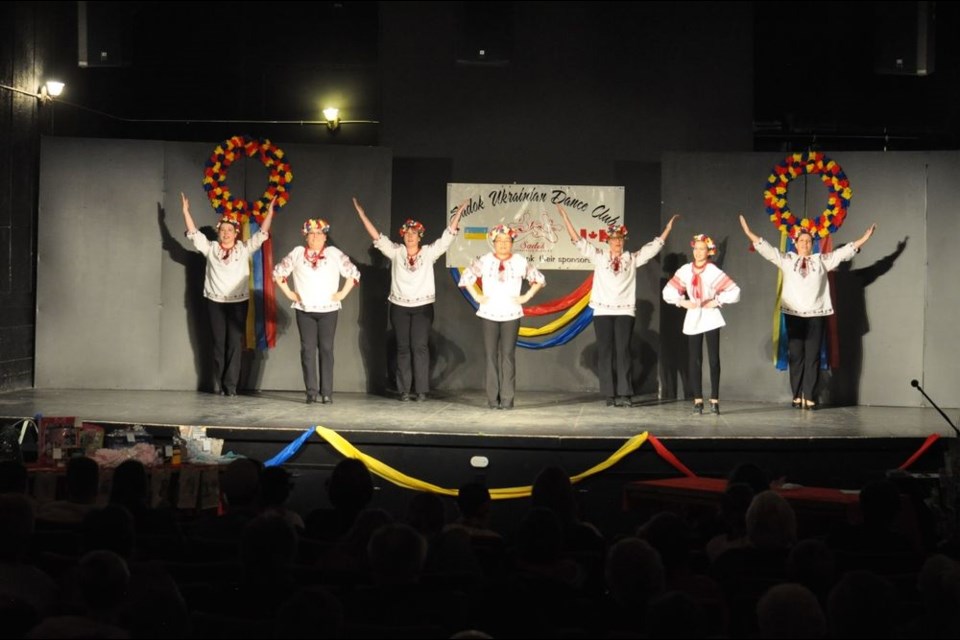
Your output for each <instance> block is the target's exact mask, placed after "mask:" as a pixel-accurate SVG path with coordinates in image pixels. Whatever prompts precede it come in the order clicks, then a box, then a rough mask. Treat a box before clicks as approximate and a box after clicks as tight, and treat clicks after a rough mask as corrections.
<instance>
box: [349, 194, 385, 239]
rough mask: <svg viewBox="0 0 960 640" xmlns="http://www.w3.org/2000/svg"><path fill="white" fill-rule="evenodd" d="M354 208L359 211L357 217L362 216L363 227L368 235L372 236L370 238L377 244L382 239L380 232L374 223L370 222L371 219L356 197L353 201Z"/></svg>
mask: <svg viewBox="0 0 960 640" xmlns="http://www.w3.org/2000/svg"><path fill="white" fill-rule="evenodd" d="M353 208H354V209H356V210H357V215H358V216H360V222H362V223H363V226H364V227H365V228H366V230H367V233H368V234H370V238H371V239H372V240H373V241H374V242H376V241H377V240H379V239H380V232H379V231H377V228H376V227H375V226H373V223H372V222H370V218H368V217H367V214H366V212H365V211H364V210H363V207H361V206H360V202H359V201H358V200H357V199H356V197H354V199H353Z"/></svg>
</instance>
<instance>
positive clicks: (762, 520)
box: [746, 490, 797, 549]
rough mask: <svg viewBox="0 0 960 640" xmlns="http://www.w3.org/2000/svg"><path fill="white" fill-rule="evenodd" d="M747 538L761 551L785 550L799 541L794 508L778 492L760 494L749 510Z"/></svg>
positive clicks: (754, 499) (751, 503)
mask: <svg viewBox="0 0 960 640" xmlns="http://www.w3.org/2000/svg"><path fill="white" fill-rule="evenodd" d="M746 522H747V537H748V538H749V539H750V542H751V543H752V544H753V545H754V546H755V547H758V548H761V549H785V548H789V547H792V546H793V545H794V544H795V543H796V541H797V518H796V515H795V514H794V512H793V507H791V506H790V503H789V502H787V501H786V499H784V497H783V496H781V495H780V494H779V493H777V492H776V491H771V490H767V491H764V492H762V493H758V494H757V495H756V496H754V498H753V500H752V501H751V502H750V507H749V508H748V509H747V516H746Z"/></svg>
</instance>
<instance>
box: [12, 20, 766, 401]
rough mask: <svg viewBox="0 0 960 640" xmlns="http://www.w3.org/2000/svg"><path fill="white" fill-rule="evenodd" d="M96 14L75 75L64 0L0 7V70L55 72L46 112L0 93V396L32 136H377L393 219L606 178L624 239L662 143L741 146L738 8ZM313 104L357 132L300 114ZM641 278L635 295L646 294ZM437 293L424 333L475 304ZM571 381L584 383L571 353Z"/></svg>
mask: <svg viewBox="0 0 960 640" xmlns="http://www.w3.org/2000/svg"><path fill="white" fill-rule="evenodd" d="M98 4H101V3H88V5H98ZM103 4H109V5H110V6H111V7H113V10H114V15H113V18H112V19H111V22H110V23H109V24H107V25H105V26H100V27H98V26H96V25H88V32H89V30H90V29H94V30H96V29H98V28H99V29H106V30H107V35H109V32H110V29H119V31H120V36H122V37H120V39H119V40H120V44H119V45H118V46H120V47H121V53H120V54H119V55H118V56H115V57H113V60H118V61H119V66H109V65H108V66H90V67H87V68H80V67H78V66H77V60H78V33H79V26H78V20H77V3H74V2H48V3H25V2H14V3H7V4H5V5H3V8H2V9H0V12H2V13H0V15H2V17H3V20H2V21H0V24H2V26H0V30H2V31H0V33H2V35H3V36H4V37H3V38H2V44H0V47H2V52H3V55H2V56H0V82H2V83H4V84H9V85H12V86H23V87H30V88H31V90H33V89H35V88H36V87H37V86H39V84H40V82H41V81H42V79H46V77H47V76H48V75H51V74H56V75H58V76H60V78H61V79H62V80H64V81H65V82H66V83H67V90H66V93H65V94H64V96H63V97H62V99H61V100H59V101H57V102H55V103H52V104H48V105H43V106H41V105H40V104H39V103H38V102H37V101H36V100H35V99H34V98H31V97H29V96H22V97H21V96H18V95H15V94H12V93H11V92H9V91H0V142H2V143H3V144H0V234H6V235H4V236H0V240H4V242H3V243H2V244H0V296H3V297H2V305H0V388H20V387H26V386H30V385H31V384H33V382H34V381H33V376H34V374H33V369H34V365H33V360H34V354H35V352H36V349H35V347H34V345H33V343H32V338H33V335H34V313H35V312H34V309H35V303H34V300H35V296H36V286H35V284H34V282H35V280H36V278H35V276H34V270H35V261H36V257H35V254H36V240H35V237H36V231H35V224H36V222H35V221H36V219H37V197H38V196H37V189H36V185H37V181H38V172H39V160H38V157H39V156H38V149H39V139H40V136H41V135H48V136H58V137H62V136H70V137H104V138H127V139H131V140H147V139H157V140H171V141H196V142H203V143H207V144H209V143H213V142H217V141H219V140H222V139H224V138H226V137H228V136H230V135H234V134H237V133H246V134H248V135H255V136H258V137H270V138H272V139H275V140H283V141H284V142H286V143H304V144H324V145H326V144H334V145H379V146H383V147H389V148H390V149H392V154H393V157H394V180H393V184H394V186H393V188H392V190H391V187H390V186H389V185H383V188H384V189H385V190H386V191H387V194H392V196H393V208H392V211H391V218H392V220H391V224H390V227H391V228H394V227H396V226H397V221H398V219H400V218H404V217H406V216H408V215H412V214H414V213H415V214H416V215H418V216H420V217H422V218H423V219H424V221H425V222H426V223H427V224H428V226H429V227H431V228H433V229H436V228H439V225H438V221H439V219H440V216H441V210H442V206H443V197H444V193H445V184H446V182H447V181H454V182H508V183H509V182H543V183H557V184H559V183H571V184H603V185H615V184H616V185H625V186H627V187H628V195H627V201H626V206H627V211H626V222H627V224H628V225H630V227H631V230H632V232H633V233H637V235H638V237H646V236H650V235H652V234H653V233H655V232H656V231H657V230H658V229H659V227H660V211H659V200H660V197H659V193H658V180H656V179H652V176H653V175H655V174H657V173H658V169H657V165H658V163H659V158H660V155H661V154H662V153H663V152H664V151H670V150H674V151H675V150H681V151H683V150H697V149H707V150H720V151H745V150H749V148H750V145H751V130H750V126H751V103H752V93H751V86H752V55H753V54H752V46H751V42H752V36H751V31H752V16H753V5H752V3H721V4H717V3H602V2H599V3H598V2H594V3H585V2H584V3H580V2H564V3H546V2H544V3H540V2H531V3H509V2H508V3H460V2H450V3H417V2H408V3H383V4H380V3H365V2H347V3H336V2H316V3H308V4H303V3H297V4H296V5H294V4H293V3H289V2H272V3H261V2H235V3H197V2H191V3H187V2H163V3H157V2H129V3H123V4H117V3H103ZM477 25H480V27H478V26H477ZM483 25H499V27H498V28H497V29H495V31H496V34H495V35H496V37H498V38H500V40H499V41H497V44H496V45H495V47H494V49H491V51H494V50H496V52H497V58H498V60H497V64H487V63H482V62H479V61H477V60H475V59H472V56H473V54H472V53H471V49H470V48H469V47H465V45H466V44H469V43H472V42H474V39H473V38H474V36H476V34H477V30H478V29H479V30H480V37H481V38H482V35H483V33H482V32H483V28H482V26H483ZM467 36H470V37H469V38H468V37H467ZM124 47H126V49H125V50H124V49H123V48H124ZM497 47H499V49H497ZM329 101H336V102H337V103H338V104H339V106H340V107H341V111H342V114H341V115H342V117H343V118H344V119H346V120H350V119H355V120H367V121H373V122H372V123H358V124H347V123H345V124H344V125H343V126H341V128H340V130H339V131H338V132H336V133H334V134H330V133H328V132H327V130H326V128H325V127H323V126H320V125H315V124H300V123H301V122H306V123H309V122H312V121H317V120H320V119H322V115H321V114H320V113H319V110H320V108H322V107H323V106H325V104H326V103H327V102H329ZM397 176H402V177H403V179H404V184H402V185H400V184H397V182H398V181H397ZM359 231H361V230H358V232H359ZM438 277H439V276H438ZM641 280H643V279H642V278H641ZM568 284H570V283H567V282H565V281H564V279H563V278H554V280H553V281H552V282H551V290H552V291H554V292H560V291H564V290H566V289H568V288H569V287H568ZM657 284H658V283H657V282H656V277H655V276H654V277H653V279H652V280H651V281H650V282H645V283H644V282H642V283H641V285H640V288H639V289H638V296H639V297H641V298H644V299H647V300H655V299H656V297H655V294H656V290H657ZM438 289H440V291H441V292H442V293H441V299H440V300H439V305H438V306H439V307H440V313H439V314H438V315H439V316H443V317H444V318H445V319H444V320H443V321H441V322H440V323H438V325H437V327H436V328H437V330H438V331H439V332H440V335H439V336H438V338H437V339H439V340H443V339H444V335H447V336H449V335H450V333H451V332H452V331H454V330H455V327H451V326H444V324H443V322H446V321H447V320H446V319H450V320H453V321H456V320H458V319H461V316H464V315H465V316H466V318H463V319H472V316H471V314H469V313H465V310H464V305H463V303H462V301H460V300H458V299H455V298H453V299H451V296H453V295H458V294H457V292H456V291H450V289H451V288H447V287H438ZM454 306H455V308H454ZM447 309H449V311H448V312H447ZM649 318H650V319H649V320H647V319H646V316H645V317H644V321H643V323H638V325H640V324H644V325H647V326H654V327H655V326H657V319H656V308H655V307H653V308H652V310H651V311H650V313H649ZM444 332H446V333H445V334H444ZM649 333H650V332H649V331H647V335H646V337H644V335H643V333H642V331H641V329H640V328H638V331H637V334H638V339H639V340H641V341H646V344H649V345H650V346H651V348H653V346H654V345H655V342H654V339H655V336H650V335H649ZM40 339H42V336H40ZM580 340H581V342H583V341H586V340H587V338H586V337H581V338H580ZM588 342H590V341H587V342H583V344H580V345H579V347H577V346H573V347H571V348H574V349H579V351H578V353H582V352H584V351H586V350H587V349H588V348H589V344H588ZM644 351H647V348H646V347H644ZM462 355H463V357H466V358H469V357H472V355H474V354H470V353H466V354H462ZM575 357H578V356H575ZM638 357H640V356H639V355H638ZM644 366H645V365H644ZM578 375H579V376H580V378H578V379H580V380H582V381H584V382H582V384H584V385H586V384H593V382H592V381H593V377H592V372H591V371H590V370H589V365H585V366H583V367H581V371H580V373H579V374H578ZM377 376H379V374H378V373H376V372H374V373H373V374H372V378H371V379H375V378H376V377H377ZM578 384H580V383H578ZM643 384H644V385H649V384H650V382H649V381H646V382H643ZM379 386H380V384H379V383H375V384H374V387H379ZM646 388H647V389H648V390H649V389H652V387H649V386H646Z"/></svg>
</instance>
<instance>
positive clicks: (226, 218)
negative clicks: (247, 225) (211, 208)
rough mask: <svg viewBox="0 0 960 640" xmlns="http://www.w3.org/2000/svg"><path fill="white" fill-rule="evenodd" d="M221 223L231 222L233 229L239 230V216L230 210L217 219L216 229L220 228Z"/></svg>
mask: <svg viewBox="0 0 960 640" xmlns="http://www.w3.org/2000/svg"><path fill="white" fill-rule="evenodd" d="M222 224H232V225H233V228H234V229H236V230H237V231H240V216H239V215H238V214H236V213H233V212H232V211H231V212H229V213H225V214H223V215H222V216H220V219H219V220H217V230H219V229H220V225H222Z"/></svg>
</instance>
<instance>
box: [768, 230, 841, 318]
mask: <svg viewBox="0 0 960 640" xmlns="http://www.w3.org/2000/svg"><path fill="white" fill-rule="evenodd" d="M753 247H754V248H755V249H756V250H757V253H759V254H760V255H761V256H763V257H764V258H766V259H767V260H769V261H770V262H772V263H773V264H775V265H777V267H779V268H780V271H781V272H782V273H783V291H782V293H781V294H780V308H781V309H783V312H784V313H785V314H787V315H790V316H802V317H805V318H812V317H816V316H829V315H832V314H833V303H832V302H831V301H830V280H829V278H827V272H828V271H833V270H834V269H836V268H837V267H838V266H840V263H841V262H845V261H847V260H852V259H853V256H855V255H856V254H857V248H856V246H854V244H853V243H852V242H850V243H847V244H845V245H843V246H842V247H840V248H839V249H837V250H835V251H831V252H830V253H814V254H813V255H810V256H807V257H806V258H802V257H801V256H800V255H798V254H796V253H794V252H792V251H788V252H787V253H780V251H779V250H777V248H776V247H774V246H772V245H771V244H770V243H768V242H767V241H766V240H764V239H763V238H760V239H759V240H757V241H756V242H754V243H753Z"/></svg>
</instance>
